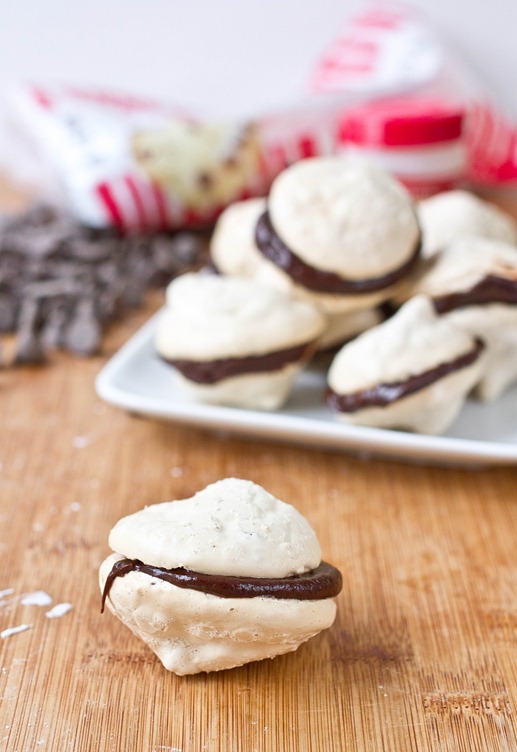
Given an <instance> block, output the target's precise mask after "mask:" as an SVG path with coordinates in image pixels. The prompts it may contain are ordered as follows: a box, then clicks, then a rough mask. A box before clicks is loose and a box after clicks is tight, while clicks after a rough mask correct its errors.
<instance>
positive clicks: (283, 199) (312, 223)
mask: <svg viewBox="0 0 517 752" xmlns="http://www.w3.org/2000/svg"><path fill="white" fill-rule="evenodd" d="M255 237H256V243H257V246H258V247H259V249H260V251H261V252H262V254H263V255H264V256H265V257H266V258H267V259H268V260H269V261H270V262H272V263H274V264H275V265H276V266H277V267H278V268H280V269H281V270H282V272H283V274H284V275H285V276H287V277H288V278H290V280H291V282H292V283H293V284H294V286H295V287H296V288H297V289H298V290H302V291H304V292H306V293H308V294H310V295H311V296H313V297H317V299H318V301H319V303H320V304H321V305H322V306H323V308H324V309H325V310H330V311H333V312H336V311H345V310H359V309H361V308H369V307H371V306H373V305H376V304H378V303H380V302H382V301H383V300H385V299H387V298H389V297H390V296H391V294H392V293H393V291H394V289H396V287H397V283H398V282H399V281H400V280H401V279H403V278H404V277H405V276H406V275H407V274H408V273H409V272H410V270H411V269H412V268H413V266H414V264H415V263H416V260H417V258H418V256H419V250H420V228H419V225H418V220H417V217H416V212H415V209H414V207H413V203H412V201H411V199H410V197H409V195H408V194H407V193H406V191H405V189H404V188H403V187H402V186H401V185H400V184H399V183H397V181H395V180H394V179H393V178H391V177H390V176H389V175H388V174H387V173H385V172H383V171H382V170H380V169H379V168H377V167H374V166H372V165H369V164H367V163H366V162H363V161H360V160H357V159H356V160H354V159H350V158H346V157H321V158H319V157H318V158H310V159H305V160H301V161H300V162H297V163H296V164H294V165H292V166H291V167H289V168H288V169H286V170H284V171H283V172H282V173H281V174H280V175H279V176H278V177H277V178H276V179H275V180H274V182H273V185H272V187H271V191H270V194H269V197H268V203H267V211H266V212H265V213H264V214H263V215H262V216H261V217H260V218H259V220H258V222H257V228H256V236H255Z"/></svg>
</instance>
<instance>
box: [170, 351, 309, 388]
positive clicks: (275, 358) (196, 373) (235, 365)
mask: <svg viewBox="0 0 517 752" xmlns="http://www.w3.org/2000/svg"><path fill="white" fill-rule="evenodd" d="M315 348H316V343H315V342H305V343H304V344H303V345H297V346H296V347H289V348H286V349H285V350H277V351H275V352H271V353H266V354H265V355H247V356H246V357H244V358H221V359H219V360H206V361H202V360H181V359H178V358H165V357H164V356H163V355H162V356H160V357H161V358H162V359H163V360H165V362H166V363H169V364H170V365H171V366H174V368H176V369H177V370H178V371H179V372H180V373H181V374H183V376H185V378H186V379H189V380H190V381H194V382H196V383H197V384H216V383H217V382H218V381H222V380H223V379H227V378H229V377H230V376H240V375H242V374H246V373H267V372H269V371H279V370H280V369H281V368H283V367H284V366H287V365H289V364H290V363H298V362H299V361H301V360H307V359H308V358H310V357H311V355H312V353H313V352H314V350H315Z"/></svg>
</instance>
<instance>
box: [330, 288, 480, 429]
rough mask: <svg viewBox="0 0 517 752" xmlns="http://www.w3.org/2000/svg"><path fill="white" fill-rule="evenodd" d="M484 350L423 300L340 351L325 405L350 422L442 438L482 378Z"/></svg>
mask: <svg viewBox="0 0 517 752" xmlns="http://www.w3.org/2000/svg"><path fill="white" fill-rule="evenodd" d="M483 350H484V345H483V343H482V342H481V340H478V339H476V338H475V337H473V336H471V335H470V334H468V333H467V332H466V331H464V330H463V329H461V328H459V327H456V326H454V325H453V324H452V323H450V322H449V321H447V320H446V319H444V318H442V317H440V316H438V314H436V312H435V311H434V308H433V304H432V302H431V300H430V299H429V298H426V297H425V296H417V297H415V298H413V299H411V300H410V301H408V302H407V303H406V304H405V305H404V306H403V307H402V308H401V309H400V310H399V311H398V312H397V313H396V314H395V315H394V316H393V317H392V318H390V319H388V320H387V321H385V322H384V323H382V324H379V325H378V326H376V327H375V328H374V329H370V330H369V331H367V332H365V333H364V334H361V335H359V337H357V338H356V339H355V340H353V341H352V342H350V343H349V344H347V345H345V346H344V347H343V348H342V349H341V350H340V351H339V353H338V354H337V355H336V357H335V358H334V360H333V362H332V364H331V367H330V369H329V373H328V387H329V389H328V391H327V404H328V406H329V407H330V408H331V409H333V410H335V411H337V414H338V416H339V418H341V419H342V420H344V421H346V422H348V423H353V424H359V425H368V426H378V427H381V428H402V429H408V430H413V431H418V432H421V433H426V434H437V433H441V432H442V431H444V430H445V429H446V428H447V426H448V425H450V423H451V422H452V421H453V420H454V418H455V417H456V415H457V414H458V412H459V411H460V409H461V407H462V405H463V402H464V400H465V398H466V396H467V394H468V393H469V392H470V390H471V389H472V387H473V386H474V384H476V383H477V382H478V381H479V378H480V375H481V372H482V367H483V357H482V355H483Z"/></svg>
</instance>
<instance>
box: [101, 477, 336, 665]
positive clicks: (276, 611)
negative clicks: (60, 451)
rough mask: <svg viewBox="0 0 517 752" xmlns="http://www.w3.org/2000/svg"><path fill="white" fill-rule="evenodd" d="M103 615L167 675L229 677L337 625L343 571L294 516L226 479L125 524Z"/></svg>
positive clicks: (110, 568)
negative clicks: (209, 673)
mask: <svg viewBox="0 0 517 752" xmlns="http://www.w3.org/2000/svg"><path fill="white" fill-rule="evenodd" d="M109 543H110V546H111V548H112V549H113V551H114V553H112V554H110V555H109V556H108V557H107V558H106V559H105V561H104V562H103V563H102V564H101V567H100V572H99V579H100V588H101V591H102V594H103V595H102V606H103V609H104V606H105V605H107V607H108V609H109V610H110V611H111V612H112V613H113V614H115V615H116V616H118V617H119V619H121V621H122V622H123V623H124V624H125V625H126V626H127V627H129V629H131V631H132V632H133V633H134V634H135V635H136V636H137V637H140V638H141V639H142V640H144V642H145V643H146V644H147V645H148V646H149V647H150V648H151V649H152V650H153V651H154V652H155V653H156V655H157V656H158V657H159V659H160V660H161V662H162V664H163V665H164V667H165V668H166V669H168V670H169V671H173V672H174V673H176V674H179V675H185V674H196V673H199V672H201V671H221V670H223V669H228V668H233V667H235V666H241V665H243V664H244V663H248V662H250V661H257V660H261V659H264V658H273V657H275V656H277V655H280V654H282V653H287V652H289V651H293V650H296V649H297V648H298V647H299V646H300V645H301V644H302V643H303V642H305V641H307V640H308V639H310V638H311V637H314V636H315V635H317V634H318V633H319V632H321V631H322V630H323V629H327V628H328V627H330V626H331V625H332V623H333V621H334V618H335V616H336V603H335V600H334V598H335V596H337V595H338V594H339V592H340V590H341V587H342V577H341V573H340V572H339V570H337V569H336V568H335V567H333V566H332V565H331V564H327V563H326V562H322V560H321V549H320V545H319V542H318V539H317V537H316V534H315V532H314V530H313V529H312V528H311V526H310V525H309V523H308V521H307V520H306V519H305V517H303V516H302V515H301V514H300V513H299V512H298V511H297V510H296V509H295V508H294V507H293V506H291V505H290V504H286V503H285V502H283V501H280V500H279V499H277V498H275V497H274V496H273V495H272V494H270V493H268V491H266V490H265V489H264V488H262V487H261V486H259V485H257V484H256V483H253V482H251V481H249V480H241V479H238V478H225V479H224V480H220V481H218V482H217V483H212V484H211V485H209V486H207V487H206V488H205V489H203V490H202V491H199V492H198V493H197V494H195V496H193V497H192V498H190V499H183V500H180V501H167V502H163V503H160V504H153V505H151V506H148V507H145V508H144V509H142V510H140V511H138V512H135V513H134V514H131V515H129V516H128V517H124V518H122V519H121V520H119V521H118V522H117V523H116V525H115V526H114V527H113V529H112V530H111V533H110V535H109Z"/></svg>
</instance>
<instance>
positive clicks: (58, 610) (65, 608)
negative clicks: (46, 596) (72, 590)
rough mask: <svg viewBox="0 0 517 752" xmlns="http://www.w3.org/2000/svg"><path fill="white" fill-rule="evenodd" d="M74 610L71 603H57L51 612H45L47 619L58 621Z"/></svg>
mask: <svg viewBox="0 0 517 752" xmlns="http://www.w3.org/2000/svg"><path fill="white" fill-rule="evenodd" d="M72 608H73V606H72V604H71V603H57V604H56V605H55V606H54V608H51V609H50V611H45V616H46V617H47V619H57V618H58V617H60V616H64V615H65V614H67V613H68V612H69V611H71V610H72Z"/></svg>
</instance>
